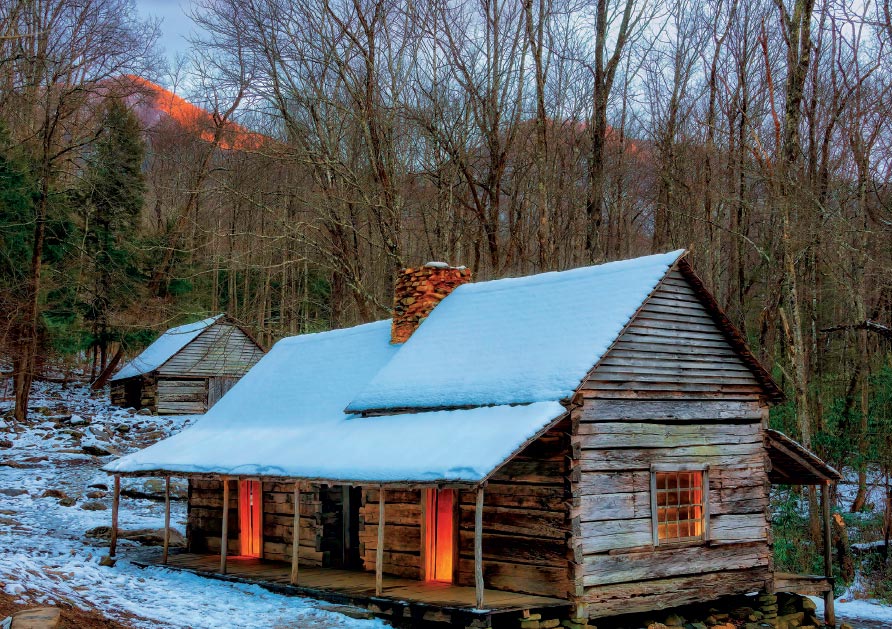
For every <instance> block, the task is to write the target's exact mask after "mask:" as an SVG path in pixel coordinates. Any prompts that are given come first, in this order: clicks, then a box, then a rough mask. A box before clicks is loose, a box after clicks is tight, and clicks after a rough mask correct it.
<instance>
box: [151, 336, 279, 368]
mask: <svg viewBox="0 0 892 629" xmlns="http://www.w3.org/2000/svg"><path fill="white" fill-rule="evenodd" d="M262 356H263V352H262V351H261V349H260V348H259V347H257V345H256V344H255V343H254V341H252V340H251V339H250V338H248V336H247V335H246V334H245V333H244V332H242V331H241V329H240V328H239V327H238V326H236V325H233V324H231V323H228V322H221V323H215V324H214V325H212V326H210V327H209V328H207V329H206V330H205V331H204V332H202V333H201V334H199V335H198V336H197V337H196V338H195V339H194V340H193V341H192V342H191V343H189V344H188V345H186V347H184V348H183V349H181V350H180V351H179V352H177V353H176V354H175V355H174V356H172V357H171V358H170V359H169V360H168V361H167V362H166V363H164V364H163V365H162V366H161V367H159V368H158V374H160V375H162V376H175V377H209V376H243V375H244V374H245V373H247V371H248V370H249V369H250V368H251V367H253V366H254V364H255V363H256V362H257V361H258V360H260V358H261V357H262Z"/></svg>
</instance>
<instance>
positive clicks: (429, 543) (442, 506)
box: [424, 489, 458, 583]
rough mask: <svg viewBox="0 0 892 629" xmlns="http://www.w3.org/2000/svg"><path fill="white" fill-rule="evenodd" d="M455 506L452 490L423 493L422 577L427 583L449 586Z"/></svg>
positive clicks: (428, 490)
mask: <svg viewBox="0 0 892 629" xmlns="http://www.w3.org/2000/svg"><path fill="white" fill-rule="evenodd" d="M457 503H458V500H457V495H456V491H455V490H454V489H439V490H438V489H425V490H424V577H425V580H427V581H442V582H446V583H452V577H453V567H454V565H455V548H456V544H455V534H456V531H457V527H456V522H455V514H456V507H457Z"/></svg>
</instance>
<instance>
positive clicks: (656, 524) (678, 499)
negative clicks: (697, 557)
mask: <svg viewBox="0 0 892 629" xmlns="http://www.w3.org/2000/svg"><path fill="white" fill-rule="evenodd" d="M708 487H709V480H708V476H707V473H706V470H705V469H674V470H669V469H654V470H652V472H651V496H652V497H651V505H652V507H653V529H654V530H653V533H654V545H655V546H659V545H661V544H663V545H665V544H673V543H679V542H693V541H698V540H705V539H707V526H708V522H709V509H708V505H707V500H706V498H707V493H708V492H707V491H706V488H708Z"/></svg>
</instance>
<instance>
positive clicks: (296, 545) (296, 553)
mask: <svg viewBox="0 0 892 629" xmlns="http://www.w3.org/2000/svg"><path fill="white" fill-rule="evenodd" d="M291 526H292V527H293V528H292V532H291V585H297V572H298V569H299V562H300V483H294V517H293V520H292V523H291Z"/></svg>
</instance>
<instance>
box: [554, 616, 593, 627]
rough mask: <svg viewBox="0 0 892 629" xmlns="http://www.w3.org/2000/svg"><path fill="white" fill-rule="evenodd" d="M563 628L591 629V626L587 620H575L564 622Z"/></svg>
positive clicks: (562, 622)
mask: <svg viewBox="0 0 892 629" xmlns="http://www.w3.org/2000/svg"><path fill="white" fill-rule="evenodd" d="M561 627H566V628H567V629H589V624H588V620H587V619H586V618H574V619H570V620H562V621H561Z"/></svg>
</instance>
